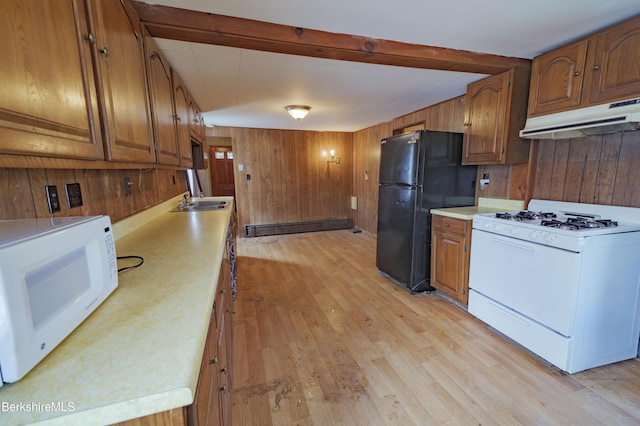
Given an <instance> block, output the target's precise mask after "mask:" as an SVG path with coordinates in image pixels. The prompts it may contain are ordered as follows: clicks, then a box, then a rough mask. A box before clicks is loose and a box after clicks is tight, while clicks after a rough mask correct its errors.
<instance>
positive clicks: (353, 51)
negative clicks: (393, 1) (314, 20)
mask: <svg viewBox="0 0 640 426" xmlns="http://www.w3.org/2000/svg"><path fill="white" fill-rule="evenodd" d="M133 5H134V7H135V9H136V10H137V12H138V14H139V15H140V19H141V20H142V22H143V23H144V24H145V26H146V27H147V28H148V30H149V32H150V33H151V35H152V36H153V37H159V38H167V39H172V40H180V41H187V42H194V43H204V44H215V45H221V46H229V47H237V48H242V49H252V50H261V51H266V52H275V53H286V54H291V55H301V56H311V57H315V58H324V59H338V60H343V61H352V62H364V63H369V64H377V65H393V66H400V67H409V68H423V69H433V70H443V71H459V72H468V73H476V74H499V73H501V72H503V71H506V70H509V69H512V68H515V67H529V66H530V64H531V61H530V60H528V59H522V58H513V57H507V56H500V55H492V54H487V53H477V52H470V51H466V50H457V49H448V48H443V47H435V46H426V45H420V44H411V43H403V42H398V41H390V40H382V39H374V38H371V37H364V36H357V35H349V34H338V33H330V32H326V31H318V30H312V29H306V28H299V27H292V26H288V25H280V24H272V23H268V22H262V21H255V20H250V19H243V18H235V17H231V16H224V15H217V14H212V13H206V12H198V11H194V10H187V9H179V8H173V7H168V6H160V5H152V4H148V3H142V2H138V1H134V2H133Z"/></svg>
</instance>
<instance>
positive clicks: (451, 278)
mask: <svg viewBox="0 0 640 426" xmlns="http://www.w3.org/2000/svg"><path fill="white" fill-rule="evenodd" d="M470 229H471V223H470V222H468V221H464V220H460V219H452V218H448V217H443V216H438V215H434V216H433V228H432V234H431V235H432V238H431V277H430V278H431V280H430V284H431V285H432V286H433V287H435V288H437V289H438V290H441V291H443V292H444V293H446V294H448V295H449V296H451V297H453V298H455V299H457V300H459V301H460V302H462V303H464V304H465V305H466V304H467V302H468V298H469V295H468V293H469V292H468V287H469V277H468V269H469V251H468V245H469V238H470V237H469V235H470Z"/></svg>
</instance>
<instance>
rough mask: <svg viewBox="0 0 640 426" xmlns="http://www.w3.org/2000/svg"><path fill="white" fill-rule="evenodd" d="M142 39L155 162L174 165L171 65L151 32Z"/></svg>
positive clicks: (177, 161) (176, 156) (175, 141)
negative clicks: (147, 78) (154, 143)
mask: <svg viewBox="0 0 640 426" xmlns="http://www.w3.org/2000/svg"><path fill="white" fill-rule="evenodd" d="M144 41H145V52H146V60H147V73H148V75H149V92H150V93H149V94H150V98H151V105H152V108H151V111H152V120H153V134H154V136H155V142H156V155H157V162H158V164H165V165H169V166H177V165H178V164H180V157H179V150H178V139H177V137H176V120H175V119H174V117H175V114H174V111H173V87H172V85H171V67H170V66H169V62H168V61H167V60H166V58H165V57H164V55H163V54H162V52H161V51H160V49H159V48H158V45H157V44H156V42H155V41H153V38H152V37H151V35H149V34H148V33H146V34H145V40H144Z"/></svg>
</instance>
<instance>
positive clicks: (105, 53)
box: [100, 46, 109, 57]
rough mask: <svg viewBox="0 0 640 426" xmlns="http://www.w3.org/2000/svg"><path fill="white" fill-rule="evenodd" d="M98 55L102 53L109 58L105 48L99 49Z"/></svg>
mask: <svg viewBox="0 0 640 426" xmlns="http://www.w3.org/2000/svg"><path fill="white" fill-rule="evenodd" d="M100 53H102V54H103V55H104V56H105V57H109V49H107V48H106V46H105V47H103V48H102V49H100Z"/></svg>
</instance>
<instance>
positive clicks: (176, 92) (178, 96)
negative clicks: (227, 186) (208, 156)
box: [171, 69, 193, 167]
mask: <svg viewBox="0 0 640 426" xmlns="http://www.w3.org/2000/svg"><path fill="white" fill-rule="evenodd" d="M171 81H172V83H173V101H174V103H175V114H176V125H177V135H178V147H179V153H180V166H181V167H192V166H193V154H192V151H191V135H190V133H189V132H190V130H189V99H191V97H190V96H189V92H188V91H187V88H186V87H185V85H184V83H183V82H182V79H181V78H180V76H179V75H178V74H177V73H176V72H175V71H174V70H173V69H172V70H171Z"/></svg>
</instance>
